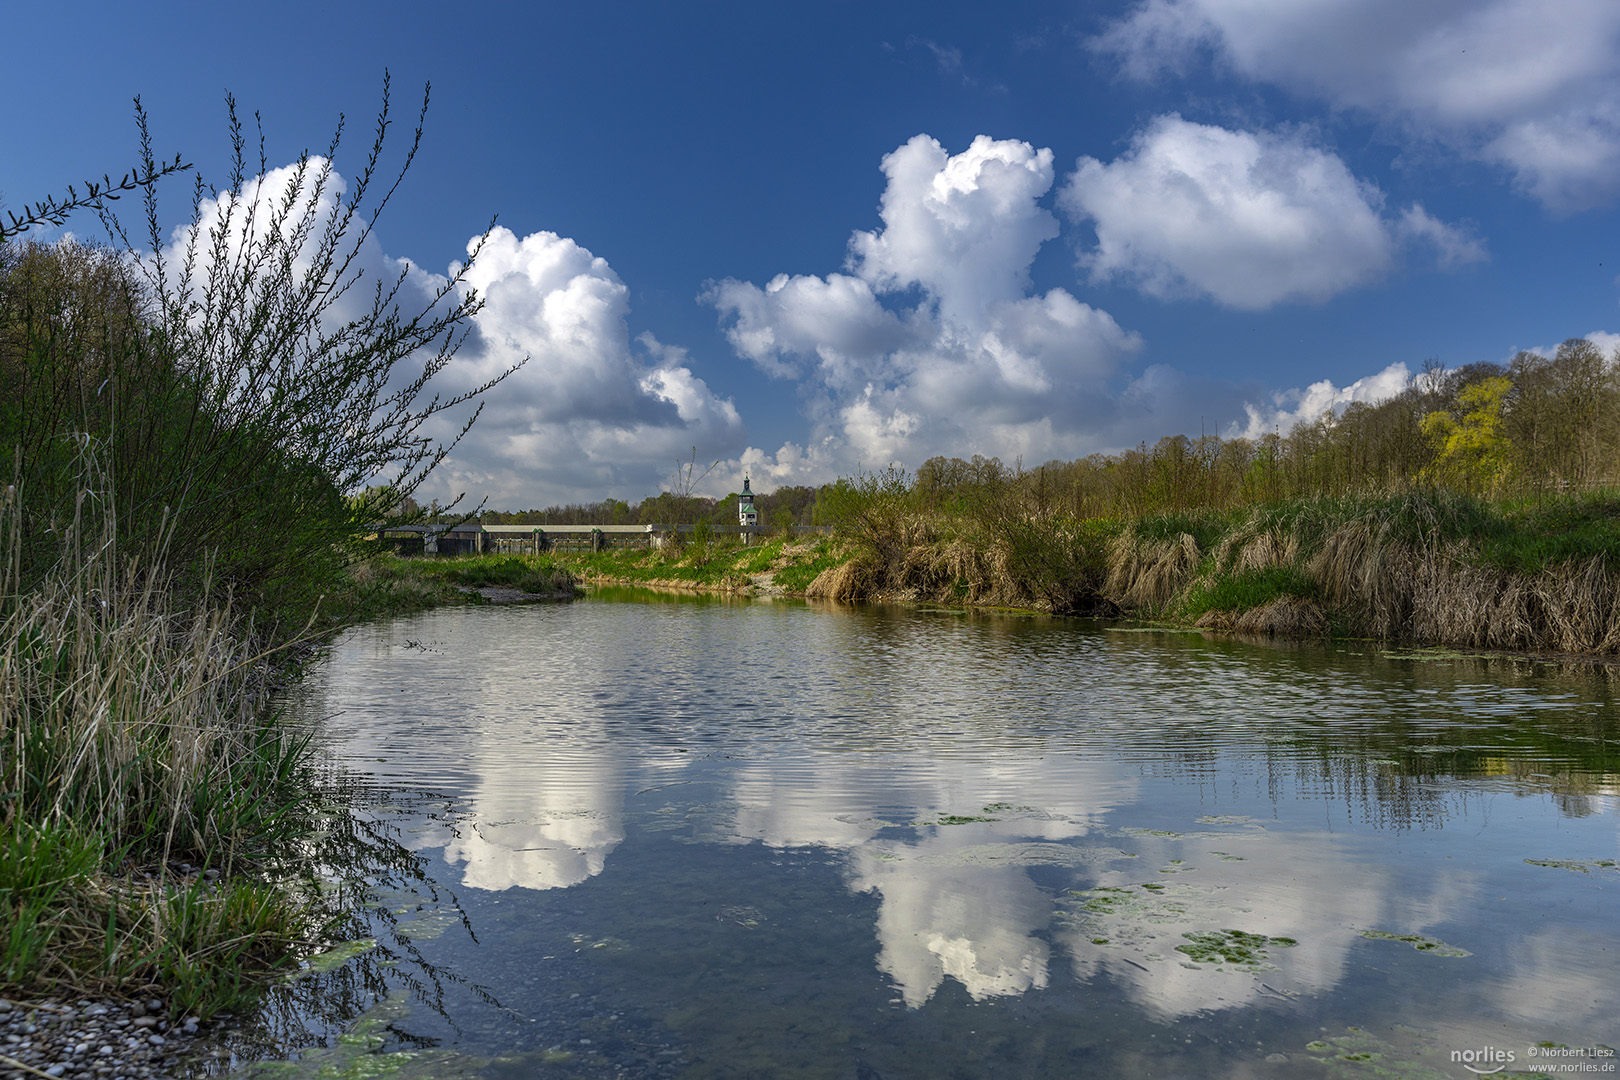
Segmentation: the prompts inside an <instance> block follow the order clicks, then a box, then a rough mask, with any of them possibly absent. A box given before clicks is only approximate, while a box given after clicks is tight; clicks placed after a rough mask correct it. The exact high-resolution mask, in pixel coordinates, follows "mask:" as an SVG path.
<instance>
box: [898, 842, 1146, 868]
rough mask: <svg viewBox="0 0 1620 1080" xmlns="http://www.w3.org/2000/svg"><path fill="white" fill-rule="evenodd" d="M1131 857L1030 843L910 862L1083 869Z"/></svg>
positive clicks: (973, 846)
mask: <svg viewBox="0 0 1620 1080" xmlns="http://www.w3.org/2000/svg"><path fill="white" fill-rule="evenodd" d="M876 854H877V857H878V858H880V859H881V858H884V853H883V852H881V851H880V852H877V853H876ZM1133 857H1134V856H1132V855H1131V854H1130V853H1129V852H1125V851H1120V850H1119V849H1118V848H1109V847H1075V846H1073V845H1071V844H1055V843H1042V842H1039V841H1030V842H1029V843H1025V844H970V845H968V846H967V847H962V848H958V849H956V850H955V851H949V852H942V853H930V854H927V855H921V856H918V857H917V858H916V859H913V860H910V861H913V862H915V863H916V864H917V865H918V866H1084V865H1086V864H1087V863H1098V862H1113V861H1114V860H1116V859H1129V858H1133ZM885 861H889V860H885Z"/></svg>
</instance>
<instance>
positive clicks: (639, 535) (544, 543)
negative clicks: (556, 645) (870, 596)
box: [365, 521, 832, 555]
mask: <svg viewBox="0 0 1620 1080" xmlns="http://www.w3.org/2000/svg"><path fill="white" fill-rule="evenodd" d="M703 528H705V529H706V530H707V532H708V535H709V536H710V537H712V538H714V539H720V538H721V537H729V536H740V537H741V538H742V542H743V544H745V545H746V544H749V543H751V542H752V541H753V538H754V537H756V536H762V535H764V534H765V532H766V531H767V530H766V529H765V527H764V526H761V525H705V526H703ZM697 529H698V526H696V525H481V524H479V523H478V522H476V521H468V522H462V523H461V524H459V525H393V526H391V525H388V524H387V523H386V522H384V523H380V524H376V525H368V526H366V528H365V531H366V532H368V533H373V534H375V535H376V536H377V538H378V539H380V540H387V541H391V542H393V543H394V544H395V545H396V546H397V547H398V548H399V550H400V551H401V553H412V552H418V551H419V552H421V553H423V554H427V555H482V554H485V553H495V552H505V553H510V554H521V555H538V554H540V553H541V552H543V551H556V550H561V551H608V550H612V549H616V548H644V549H650V548H662V547H665V546H666V545H670V544H679V543H681V542H682V541H684V540H689V539H690V538H691V536H692V534H693V532H694V531H696V530H697ZM793 532H794V534H795V535H803V536H825V535H830V534H831V533H832V526H830V525H795V526H793Z"/></svg>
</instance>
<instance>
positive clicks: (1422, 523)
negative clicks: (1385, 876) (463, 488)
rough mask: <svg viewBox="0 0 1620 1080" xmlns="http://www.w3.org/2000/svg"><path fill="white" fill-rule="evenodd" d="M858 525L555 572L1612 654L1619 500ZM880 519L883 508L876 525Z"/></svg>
mask: <svg viewBox="0 0 1620 1080" xmlns="http://www.w3.org/2000/svg"><path fill="white" fill-rule="evenodd" d="M867 509H868V512H866V513H865V514H864V515H862V516H859V517H857V516H855V515H851V516H852V518H854V519H855V521H856V526H857V527H846V528H844V529H842V530H841V533H840V536H839V537H838V538H836V539H831V540H825V541H821V542H819V543H816V544H813V545H810V544H793V543H790V542H786V541H781V540H777V541H772V542H770V543H767V544H764V545H760V546H758V547H741V548H739V547H719V546H714V545H711V546H708V547H706V548H703V549H697V550H694V549H692V548H690V547H689V548H686V549H678V550H672V551H617V552H601V553H596V554H591V555H579V556H571V555H563V556H560V557H559V558H560V560H561V561H562V562H563V563H564V565H567V566H569V567H570V568H572V569H574V570H575V571H576V572H578V573H579V574H580V576H581V577H582V578H583V579H584V580H587V581H600V582H619V583H626V584H642V585H661V586H671V587H679V588H690V589H700V590H712V591H722V592H732V593H741V594H755V595H790V596H792V595H803V596H807V597H811V598H822V599H831V600H840V601H853V600H890V601H899V602H911V603H929V604H944V605H953V606H962V607H996V608H1022V609H1030V610H1038V611H1046V612H1051V613H1054V614H1081V615H1100V616H1110V617H1118V618H1129V619H1138V620H1151V621H1153V622H1157V623H1162V624H1167V625H1178V626H1186V627H1196V628H1199V629H1204V630H1209V631H1214V632H1226V633H1237V634H1248V635H1258V636H1271V637H1283V638H1319V637H1364V638H1372V639H1377V640H1384V641H1390V642H1396V643H1401V644H1406V645H1420V646H1440V647H1448V648H1464V649H1476V650H1477V649H1488V650H1497V651H1504V652H1521V653H1523V652H1534V653H1547V654H1557V655H1563V656H1570V655H1580V656H1613V655H1615V654H1617V653H1620V495H1615V494H1607V493H1600V494H1591V495H1582V496H1545V497H1541V498H1537V499H1524V500H1501V501H1489V500H1484V499H1479V498H1473V497H1469V496H1466V495H1460V494H1456V493H1453V492H1449V491H1444V490H1411V491H1406V492H1401V493H1397V494H1389V495H1378V496H1343V497H1334V498H1314V499H1297V500H1291V501H1287V502H1281V503H1275V504H1265V505H1256V506H1248V507H1242V508H1238V509H1235V510H1226V511H1212V510H1206V511H1195V512H1189V513H1185V514H1166V515H1156V516H1151V517H1145V518H1141V519H1137V520H1131V521H1124V520H1117V519H1088V520H1083V521H1076V520H1072V519H1064V518H1061V517H1048V518H1046V519H1043V520H1028V519H1014V518H1003V519H1001V520H994V519H991V520H986V519H984V518H975V517H966V516H951V515H947V514H943V513H932V514H930V513H916V512H907V511H904V510H903V509H897V508H891V509H890V510H889V511H888V512H886V513H885V512H872V511H871V508H867ZM881 509H882V508H879V511H881Z"/></svg>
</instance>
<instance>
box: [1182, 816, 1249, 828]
mask: <svg viewBox="0 0 1620 1080" xmlns="http://www.w3.org/2000/svg"><path fill="white" fill-rule="evenodd" d="M1193 820H1194V821H1195V822H1196V823H1197V824H1199V825H1243V826H1246V827H1248V828H1250V829H1263V828H1265V825H1264V823H1262V822H1261V821H1260V820H1259V819H1258V818H1252V817H1249V816H1247V815H1245V814H1205V815H1204V816H1203V817H1201V818H1194V819H1193Z"/></svg>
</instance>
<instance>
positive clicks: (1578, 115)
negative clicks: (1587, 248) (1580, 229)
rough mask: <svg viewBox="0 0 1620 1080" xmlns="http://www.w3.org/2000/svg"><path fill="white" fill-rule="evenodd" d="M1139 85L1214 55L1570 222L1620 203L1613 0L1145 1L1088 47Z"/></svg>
mask: <svg viewBox="0 0 1620 1080" xmlns="http://www.w3.org/2000/svg"><path fill="white" fill-rule="evenodd" d="M1090 44H1091V46H1092V48H1093V49H1094V50H1095V51H1097V52H1099V53H1102V54H1105V55H1109V56H1112V57H1113V58H1115V59H1117V60H1118V62H1119V63H1120V65H1121V68H1122V70H1123V71H1124V72H1125V73H1126V74H1127V75H1128V76H1130V77H1133V78H1137V79H1144V80H1150V79H1156V78H1158V77H1160V76H1162V75H1163V74H1166V73H1172V74H1183V73H1186V72H1188V71H1189V70H1191V68H1192V67H1193V66H1194V65H1195V64H1196V63H1198V62H1199V61H1201V60H1202V59H1204V58H1209V59H1212V60H1213V61H1214V63H1215V64H1216V65H1217V66H1218V67H1219V68H1220V69H1222V70H1224V71H1226V72H1229V73H1230V74H1232V75H1235V76H1236V77H1238V78H1242V79H1246V80H1251V81H1254V82H1263V83H1270V84H1272V85H1276V86H1280V87H1283V88H1285V89H1287V90H1289V91H1292V92H1294V93H1299V94H1304V95H1308V96H1312V97H1315V98H1317V99H1319V100H1325V101H1327V102H1329V103H1330V104H1332V105H1334V106H1338V107H1343V108H1351V109H1356V110H1359V111H1362V112H1364V113H1366V114H1368V115H1370V116H1372V117H1374V118H1376V119H1379V120H1384V121H1389V122H1392V123H1394V124H1396V125H1399V126H1401V127H1403V128H1404V129H1405V130H1407V131H1408V132H1409V133H1411V134H1412V135H1413V136H1415V137H1417V138H1420V139H1425V140H1429V139H1433V140H1439V141H1440V142H1441V143H1443V144H1445V145H1448V146H1450V147H1452V148H1453V149H1454V150H1456V151H1458V152H1461V153H1463V154H1465V155H1467V156H1469V157H1472V158H1474V159H1476V160H1481V161H1486V162H1490V163H1492V164H1496V165H1499V166H1502V167H1503V168H1505V169H1506V170H1508V171H1509V172H1510V173H1511V175H1512V176H1513V179H1514V182H1515V183H1516V184H1517V185H1518V187H1519V188H1521V189H1522V190H1524V191H1525V192H1527V193H1528V194H1530V195H1531V196H1533V197H1534V198H1536V199H1538V200H1539V201H1541V202H1542V203H1543V204H1544V205H1546V206H1548V207H1549V208H1551V209H1553V210H1555V211H1558V212H1569V211H1575V210H1580V209H1585V208H1587V207H1591V206H1595V205H1599V204H1601V203H1604V202H1607V201H1609V200H1612V199H1613V198H1614V196H1615V194H1616V193H1617V192H1620V4H1615V3H1614V2H1613V0H1559V2H1557V3H1548V2H1547V0H1429V2H1424V3H1416V2H1413V0H1317V2H1314V3H1300V2H1298V0H1140V2H1139V3H1137V4H1136V6H1135V7H1134V8H1132V9H1131V11H1130V12H1129V13H1128V14H1127V15H1126V16H1125V17H1124V18H1122V19H1120V20H1117V21H1116V22H1114V23H1113V24H1112V25H1111V26H1109V28H1108V29H1107V30H1105V31H1104V33H1102V34H1101V35H1099V36H1098V37H1096V38H1094V39H1093V40H1092V41H1091V43H1090Z"/></svg>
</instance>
